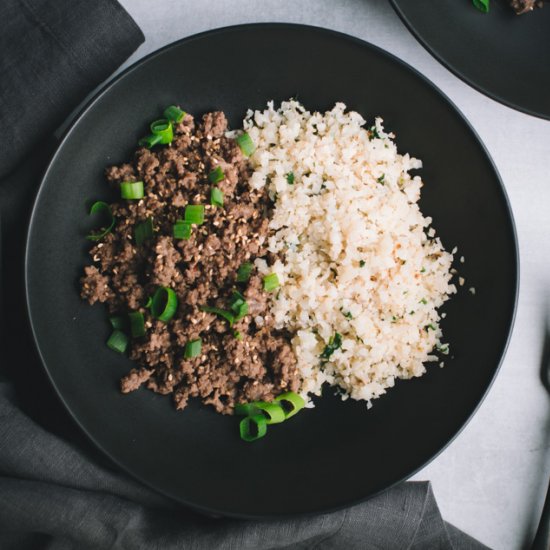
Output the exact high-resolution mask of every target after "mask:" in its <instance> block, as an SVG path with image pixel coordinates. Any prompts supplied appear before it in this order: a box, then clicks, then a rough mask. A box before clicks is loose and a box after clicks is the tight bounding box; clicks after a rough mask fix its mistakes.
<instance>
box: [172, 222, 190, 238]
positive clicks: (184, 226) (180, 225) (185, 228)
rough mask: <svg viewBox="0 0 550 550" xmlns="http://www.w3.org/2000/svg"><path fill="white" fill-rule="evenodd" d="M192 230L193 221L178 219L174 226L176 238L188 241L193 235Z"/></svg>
mask: <svg viewBox="0 0 550 550" xmlns="http://www.w3.org/2000/svg"><path fill="white" fill-rule="evenodd" d="M191 231H192V229H191V223H189V222H186V221H184V220H176V223H175V224H174V228H173V232H174V239H183V240H184V241H187V240H188V239H189V238H190V237H191Z"/></svg>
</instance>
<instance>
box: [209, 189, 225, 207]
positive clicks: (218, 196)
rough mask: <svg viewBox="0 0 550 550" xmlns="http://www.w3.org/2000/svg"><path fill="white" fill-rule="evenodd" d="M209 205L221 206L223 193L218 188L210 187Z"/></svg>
mask: <svg viewBox="0 0 550 550" xmlns="http://www.w3.org/2000/svg"><path fill="white" fill-rule="evenodd" d="M210 204H211V205H212V206H219V207H220V208H221V207H222V206H223V191H222V190H221V189H219V188H218V187H212V189H211V190H210Z"/></svg>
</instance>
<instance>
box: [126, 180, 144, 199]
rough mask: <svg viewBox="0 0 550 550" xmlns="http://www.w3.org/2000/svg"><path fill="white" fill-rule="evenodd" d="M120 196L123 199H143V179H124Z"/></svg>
mask: <svg viewBox="0 0 550 550" xmlns="http://www.w3.org/2000/svg"><path fill="white" fill-rule="evenodd" d="M120 196H121V197H122V198H123V199H132V200H136V199H142V198H143V197H144V192H143V182H142V181H123V182H122V183H121V184H120Z"/></svg>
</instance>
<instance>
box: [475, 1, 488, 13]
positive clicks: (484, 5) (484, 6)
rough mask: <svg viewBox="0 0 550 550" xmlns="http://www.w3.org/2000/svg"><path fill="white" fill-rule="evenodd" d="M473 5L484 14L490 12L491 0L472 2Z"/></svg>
mask: <svg viewBox="0 0 550 550" xmlns="http://www.w3.org/2000/svg"><path fill="white" fill-rule="evenodd" d="M472 4H473V5H474V6H475V7H476V8H477V9H478V10H479V11H482V12H483V13H488V12H489V0H472Z"/></svg>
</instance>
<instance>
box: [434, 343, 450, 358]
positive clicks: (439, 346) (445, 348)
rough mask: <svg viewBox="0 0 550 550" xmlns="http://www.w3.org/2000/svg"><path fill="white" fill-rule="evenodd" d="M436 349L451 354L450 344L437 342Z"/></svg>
mask: <svg viewBox="0 0 550 550" xmlns="http://www.w3.org/2000/svg"><path fill="white" fill-rule="evenodd" d="M436 349H437V351H438V352H439V353H442V354H443V355H449V344H437V346H436Z"/></svg>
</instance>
